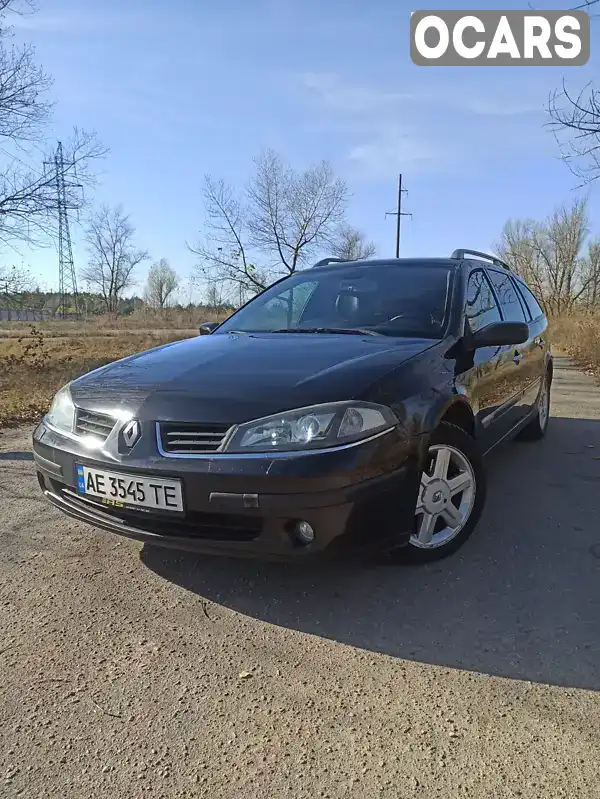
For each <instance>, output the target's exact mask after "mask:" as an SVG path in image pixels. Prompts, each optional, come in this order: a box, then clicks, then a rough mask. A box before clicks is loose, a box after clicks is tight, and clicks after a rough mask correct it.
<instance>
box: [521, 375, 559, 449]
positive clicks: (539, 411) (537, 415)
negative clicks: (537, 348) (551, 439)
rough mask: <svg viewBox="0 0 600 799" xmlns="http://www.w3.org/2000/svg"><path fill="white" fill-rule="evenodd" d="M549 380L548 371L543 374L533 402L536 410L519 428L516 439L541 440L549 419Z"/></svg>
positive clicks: (546, 429)
mask: <svg viewBox="0 0 600 799" xmlns="http://www.w3.org/2000/svg"><path fill="white" fill-rule="evenodd" d="M551 385H552V383H551V380H550V375H549V374H548V372H546V374H545V375H544V379H543V381H542V385H541V386H540V393H539V394H538V398H537V400H536V402H535V405H536V410H535V412H534V416H533V417H532V419H531V421H530V422H528V423H527V425H526V426H525V427H524V428H523V429H522V430H521V432H520V433H519V434H518V436H517V440H518V441H541V439H542V438H544V436H545V435H546V432H547V431H548V422H549V420H550V389H551Z"/></svg>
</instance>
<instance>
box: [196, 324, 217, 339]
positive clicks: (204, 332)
mask: <svg viewBox="0 0 600 799" xmlns="http://www.w3.org/2000/svg"><path fill="white" fill-rule="evenodd" d="M217 327H219V323H218V322H204V323H203V324H201V325H200V335H201V336H210V334H211V333H212V332H213V330H216V328H217Z"/></svg>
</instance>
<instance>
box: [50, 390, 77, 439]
mask: <svg viewBox="0 0 600 799" xmlns="http://www.w3.org/2000/svg"><path fill="white" fill-rule="evenodd" d="M46 420H47V422H48V423H49V424H51V425H52V427H56V428H57V429H58V430H64V431H65V432H66V433H72V432H73V427H74V424H75V406H74V405H73V400H72V399H71V392H70V391H69V386H68V385H67V386H64V387H63V388H61V389H60V391H58V392H57V393H56V394H55V395H54V399H53V400H52V406H51V407H50V410H49V411H48V413H47V414H46Z"/></svg>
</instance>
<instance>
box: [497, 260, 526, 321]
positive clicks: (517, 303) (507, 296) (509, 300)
mask: <svg viewBox="0 0 600 799" xmlns="http://www.w3.org/2000/svg"><path fill="white" fill-rule="evenodd" d="M488 274H489V276H490V280H491V281H492V284H493V286H494V289H495V290H496V296H497V297H498V300H499V302H500V307H501V308H502V314H503V316H504V319H505V321H506V322H526V321H527V319H526V318H525V312H524V310H523V306H522V305H521V300H520V299H519V295H518V294H517V290H516V288H515V287H514V286H513V283H512V280H511V279H510V277H509V276H508V275H503V274H501V273H500V272H494V271H492V270H490V271H489V272H488Z"/></svg>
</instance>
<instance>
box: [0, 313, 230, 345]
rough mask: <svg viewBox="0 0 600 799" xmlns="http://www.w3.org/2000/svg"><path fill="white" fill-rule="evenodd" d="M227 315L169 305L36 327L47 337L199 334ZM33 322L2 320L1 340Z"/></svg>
mask: <svg viewBox="0 0 600 799" xmlns="http://www.w3.org/2000/svg"><path fill="white" fill-rule="evenodd" d="M226 317H227V314H226V313H221V314H218V313H215V312H214V311H211V310H206V311H203V310H201V309H200V310H198V309H194V310H190V311H178V310H175V309H173V308H166V309H165V310H164V311H148V310H145V311H137V312H135V313H132V314H131V315H130V316H116V314H104V315H103V316H94V317H90V318H89V319H88V320H87V321H84V320H80V321H64V322H63V321H60V320H54V321H49V322H35V323H34V326H35V328H36V329H37V330H41V331H42V332H43V334H44V336H45V337H46V338H51V337H54V336H59V337H60V338H65V337H70V336H82V335H83V336H100V335H101V336H119V335H120V334H122V333H123V332H124V331H131V332H133V333H140V334H141V333H152V332H155V333H158V332H160V333H164V334H168V333H169V332H171V331H184V332H186V333H188V334H189V335H190V336H191V335H196V334H197V332H198V328H199V326H200V325H201V324H202V323H203V322H222V321H223V320H224V319H225V318H226ZM31 324H32V323H31V322H2V321H0V339H3V338H14V339H17V338H19V337H22V336H30V333H31V330H30V328H31Z"/></svg>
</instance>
